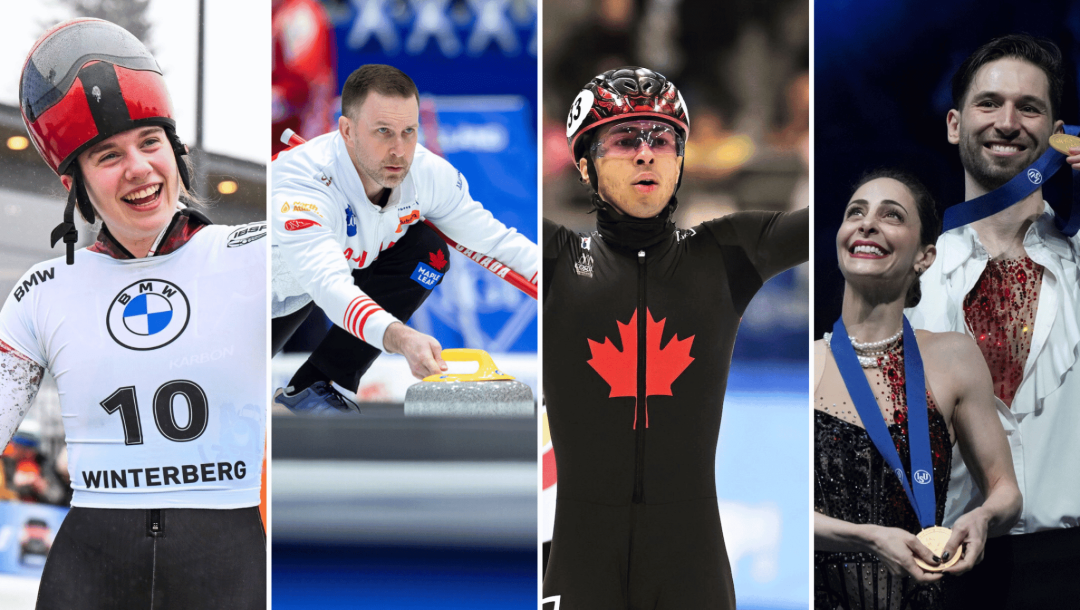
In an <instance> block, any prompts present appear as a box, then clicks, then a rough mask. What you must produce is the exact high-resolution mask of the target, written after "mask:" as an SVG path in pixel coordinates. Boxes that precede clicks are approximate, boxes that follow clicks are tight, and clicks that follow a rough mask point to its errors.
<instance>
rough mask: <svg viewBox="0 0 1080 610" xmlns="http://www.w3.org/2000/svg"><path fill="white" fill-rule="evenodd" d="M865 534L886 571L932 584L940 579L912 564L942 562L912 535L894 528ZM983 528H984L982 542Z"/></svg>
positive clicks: (877, 529) (870, 546)
mask: <svg viewBox="0 0 1080 610" xmlns="http://www.w3.org/2000/svg"><path fill="white" fill-rule="evenodd" d="M870 527H873V529H872V530H869V532H868V542H869V543H870V545H869V548H870V551H871V552H872V553H874V554H875V555H877V556H878V558H879V559H880V560H881V563H883V564H885V567H886V568H888V570H889V572H891V573H892V574H894V575H896V576H910V577H912V578H914V579H915V580H916V581H917V582H935V581H937V580H941V573H940V572H927V571H926V570H924V569H922V568H920V567H919V565H918V564H916V563H915V558H916V557H918V558H919V559H921V560H922V561H923V562H924V563H926V564H927V565H932V566H933V565H937V564H939V563H941V561H940V559H941V558H940V557H934V553H933V552H931V551H930V549H928V548H926V545H924V544H923V543H922V541H920V540H919V539H918V538H916V537H915V535H914V534H910V533H908V532H906V531H904V530H902V529H900V528H897V527H882V526H876V525H875V526H870ZM985 532H986V530H985V528H984V529H983V533H984V538H983V539H984V540H985Z"/></svg>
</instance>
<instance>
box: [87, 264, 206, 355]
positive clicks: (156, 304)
mask: <svg viewBox="0 0 1080 610" xmlns="http://www.w3.org/2000/svg"><path fill="white" fill-rule="evenodd" d="M190 313H191V311H190V309H189V306H188V299H187V295H185V294H184V291H183V290H180V287H179V286H177V285H176V284H173V283H172V282H167V281H165V280H158V279H147V280H140V281H138V282H135V283H134V284H132V285H130V286H128V287H127V288H124V289H123V290H121V291H120V293H119V294H117V295H116V296H115V297H114V298H113V301H112V304H110V305H109V313H108V314H107V315H106V325H107V326H108V328H109V334H110V335H111V336H112V338H113V340H115V341H116V342H117V343H119V344H120V345H122V346H124V347H126V348H128V349H133V350H152V349H157V348H159V347H164V346H166V345H168V344H170V343H172V342H173V341H174V340H175V339H176V338H177V337H179V336H180V335H181V334H182V333H183V332H184V329H185V328H187V324H188V318H189V317H190Z"/></svg>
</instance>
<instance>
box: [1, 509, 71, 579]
mask: <svg viewBox="0 0 1080 610" xmlns="http://www.w3.org/2000/svg"><path fill="white" fill-rule="evenodd" d="M67 512H68V509H67V508H64V507H59V506H49V505H47V504H31V503H23V502H0V573H3V574H17V575H21V576H41V570H42V568H43V567H44V565H45V555H46V554H48V552H49V549H50V548H52V543H53V539H54V538H55V537H56V531H57V530H59V529H60V524H61V523H62V522H63V521H64V517H65V516H66V515H67Z"/></svg>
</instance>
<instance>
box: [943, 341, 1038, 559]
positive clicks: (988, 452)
mask: <svg viewBox="0 0 1080 610" xmlns="http://www.w3.org/2000/svg"><path fill="white" fill-rule="evenodd" d="M947 336H949V340H948V343H947V344H946V345H947V349H946V356H947V358H948V360H949V361H950V362H954V363H957V364H956V365H955V366H953V367H952V368H953V369H954V370H953V371H952V378H953V379H954V380H955V383H956V384H957V392H958V400H957V403H956V407H955V408H954V410H953V416H952V421H953V427H954V429H955V430H956V438H957V442H958V443H959V446H960V453H961V455H962V456H963V458H964V463H965V464H966V465H967V467H968V469H969V470H970V471H971V474H972V476H973V477H974V478H975V483H976V484H977V485H978V486H979V489H980V490H981V491H982V494H983V497H984V498H986V500H985V501H984V502H983V503H982V506H979V507H978V508H975V509H974V510H972V511H971V512H969V513H966V514H965V515H963V516H962V517H960V518H959V519H957V520H956V523H955V524H954V525H953V536H952V538H951V539H950V540H949V543H948V544H947V545H946V546H945V552H946V553H948V554H949V556H952V554H953V553H955V552H956V549H957V548H959V546H960V545H961V544H967V548H966V550H965V551H964V553H965V554H964V557H963V558H961V560H960V561H959V562H958V563H957V564H956V565H955V566H953V567H951V568H949V570H948V571H949V572H964V571H967V570H970V569H971V568H972V567H974V566H975V564H976V563H978V562H979V561H980V560H981V559H982V551H983V547H984V545H985V543H986V538H987V536H1000V535H1003V534H1007V533H1008V532H1009V528H1011V527H1012V525H1013V524H1014V523H1016V520H1017V519H1018V518H1019V517H1020V511H1021V509H1022V508H1023V498H1022V497H1021V495H1020V488H1019V487H1018V486H1017V484H1016V473H1015V472H1014V471H1013V463H1012V454H1011V453H1010V451H1009V443H1008V441H1007V440H1006V439H1005V429H1004V428H1003V427H1002V426H1001V420H999V419H998V415H997V411H996V407H995V401H996V400H997V399H996V398H995V397H994V393H993V385H992V384H993V381H992V379H991V377H990V371H989V370H988V369H987V368H986V361H985V360H983V355H982V352H980V351H979V348H978V346H976V345H975V343H974V342H973V341H972V340H971V339H970V338H969V337H966V336H964V335H961V334H959V333H947Z"/></svg>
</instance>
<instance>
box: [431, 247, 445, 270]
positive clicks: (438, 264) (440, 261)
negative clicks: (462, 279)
mask: <svg viewBox="0 0 1080 610" xmlns="http://www.w3.org/2000/svg"><path fill="white" fill-rule="evenodd" d="M429 256H430V257H431V266H432V267H435V270H436V271H442V270H443V267H445V266H446V257H445V256H443V253H442V250H438V251H436V252H432V253H431V254H430V255H429Z"/></svg>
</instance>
